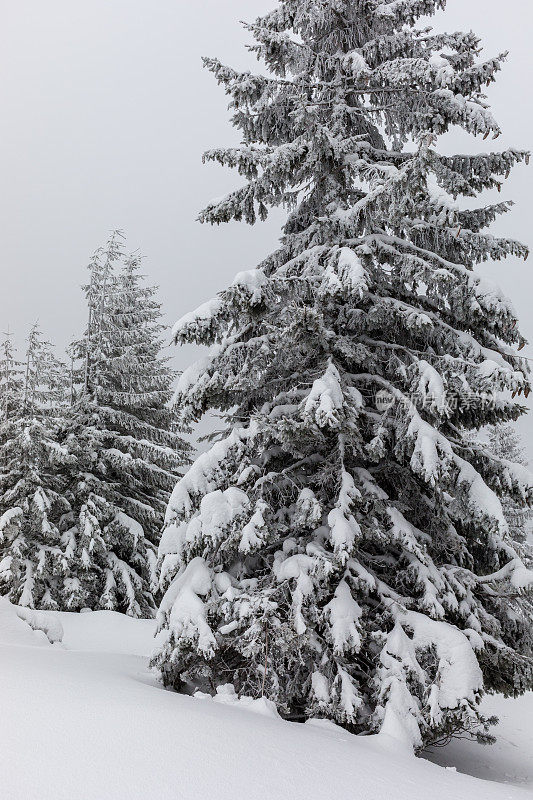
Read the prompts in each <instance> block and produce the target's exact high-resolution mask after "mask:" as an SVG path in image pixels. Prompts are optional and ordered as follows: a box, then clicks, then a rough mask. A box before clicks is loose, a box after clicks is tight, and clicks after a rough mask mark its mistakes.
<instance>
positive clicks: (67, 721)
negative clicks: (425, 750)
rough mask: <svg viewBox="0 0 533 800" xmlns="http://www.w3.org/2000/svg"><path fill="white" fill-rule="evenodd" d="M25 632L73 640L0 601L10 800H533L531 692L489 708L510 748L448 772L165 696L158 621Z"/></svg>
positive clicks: (443, 757) (461, 755) (361, 744)
mask: <svg viewBox="0 0 533 800" xmlns="http://www.w3.org/2000/svg"><path fill="white" fill-rule="evenodd" d="M29 622H30V623H32V624H33V625H34V626H35V625H39V626H41V627H44V628H46V629H47V632H48V637H49V638H51V639H52V640H54V639H57V638H59V637H60V636H61V633H62V631H61V627H62V628H63V636H62V640H63V641H62V643H59V642H56V643H55V644H53V645H52V644H50V643H49V641H48V638H47V636H46V635H45V633H43V632H42V631H40V630H37V631H33V630H31V628H30V627H29V625H28V624H27V622H25V621H23V620H22V619H20V618H19V617H18V616H17V613H16V609H15V608H14V607H13V606H11V605H9V604H8V603H7V602H6V601H5V600H2V601H0V692H1V708H2V718H3V725H2V741H1V751H2V754H3V767H2V779H1V790H0V796H1V797H2V798H6V799H7V798H9V800H74V798H75V800H103V798H106V800H171V799H172V800H176V799H177V798H180V800H204V798H205V800H207V798H210V800H241V798H246V800H266V798H268V800H281V799H282V798H284V799H285V798H291V800H328V799H329V798H331V799H332V800H333V798H336V800H344V798H346V800H348V798H349V799H350V800H353V798H355V797H357V798H358V800H391V798H394V799H395V800H407V798H409V800H422V798H424V800H425V799H426V798H427V797H431V798H432V800H445V799H446V800H452V799H453V800H462V799H463V798H465V800H466V798H468V800H519V798H524V800H527V797H530V796H531V793H533V766H532V764H531V752H532V750H533V739H532V731H531V726H530V725H529V726H528V724H527V723H528V722H529V720H530V719H531V716H532V714H533V696H532V695H529V696H527V697H525V698H523V699H521V700H519V701H502V700H499V699H495V700H491V702H490V703H489V707H490V709H491V710H492V709H493V708H494V709H495V710H496V711H497V712H498V713H499V714H500V715H501V717H502V724H501V726H500V728H501V729H500V737H501V739H500V742H499V743H498V744H497V745H496V746H495V747H493V748H489V749H487V748H480V747H479V746H477V745H473V744H472V745H470V744H467V743H465V742H457V743H454V744H453V745H452V746H451V747H449V748H446V749H444V750H439V751H438V753H437V754H436V756H435V760H438V761H439V763H440V764H443V765H446V766H448V767H449V768H448V769H444V768H443V767H441V766H435V765H434V764H430V763H428V762H427V761H424V760H421V759H415V758H414V757H413V756H410V755H407V754H405V753H403V752H401V750H399V749H398V747H397V745H396V744H395V742H394V741H393V740H387V739H386V738H382V737H366V738H361V737H359V738H356V737H354V736H351V735H349V734H347V733H346V732H345V731H343V730H341V729H339V728H336V727H335V726H333V725H332V724H329V723H319V722H317V723H311V724H307V725H305V726H304V725H296V724H290V723H287V722H283V721H281V720H280V719H279V718H276V716H275V713H274V712H272V711H271V709H270V708H269V707H268V704H267V703H263V702H261V701H255V702H252V703H251V704H250V705H249V706H248V707H247V706H246V705H245V704H242V703H241V704H239V705H236V704H235V703H234V702H232V699H231V696H229V695H226V696H223V697H221V698H220V701H221V702H214V701H212V700H211V699H203V700H200V699H193V698H189V697H184V696H180V695H178V694H175V693H173V692H168V691H166V690H164V689H163V688H161V686H160V685H158V683H157V682H156V681H155V679H154V677H153V676H152V675H151V674H150V672H149V670H148V660H147V656H148V654H149V652H150V649H151V647H152V633H153V623H152V622H150V621H144V620H132V619H130V618H127V617H124V616H121V615H119V614H115V613H112V612H95V613H87V614H79V615H77V614H59V615H54V614H40V615H39V618H38V619H37V620H32V617H31V615H29ZM59 623H61V624H59ZM256 712H260V713H256ZM528 728H529V730H528ZM528 737H529V738H528ZM450 767H451V768H450ZM454 767H457V769H460V770H464V771H469V772H470V773H471V774H473V775H476V776H477V777H470V776H469V775H462V774H460V773H459V772H456V771H455V770H454ZM481 777H484V778H488V779H490V781H492V782H490V783H489V782H487V781H481V780H479V778H481ZM503 784H506V785H503ZM511 784H515V786H513V785H511ZM520 785H522V788H519V786H520Z"/></svg>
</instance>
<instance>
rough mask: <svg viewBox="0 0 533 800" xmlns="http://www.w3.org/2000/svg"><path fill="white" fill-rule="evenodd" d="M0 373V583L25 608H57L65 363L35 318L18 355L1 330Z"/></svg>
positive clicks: (63, 508) (60, 575)
mask: <svg viewBox="0 0 533 800" xmlns="http://www.w3.org/2000/svg"><path fill="white" fill-rule="evenodd" d="M0 373H1V377H0V393H1V397H2V415H1V420H0V591H1V592H2V593H4V594H7V595H8V596H9V598H10V600H12V602H14V603H18V604H20V605H23V606H29V607H30V608H61V607H62V597H63V592H64V582H65V572H64V566H65V564H64V552H63V547H62V535H61V521H62V518H63V516H64V515H65V514H66V513H67V512H68V511H69V505H68V502H67V501H66V500H65V498H64V495H63V490H64V483H65V475H64V468H65V466H66V465H67V464H68V462H69V456H68V453H67V452H66V450H65V449H64V448H62V447H61V446H60V445H59V443H58V440H57V431H58V425H59V418H60V416H61V415H62V414H63V413H64V410H65V400H66V388H67V374H66V370H65V367H64V365H63V364H62V363H61V362H60V361H59V360H58V359H57V358H56V357H55V355H54V353H53V350H52V347H51V345H50V343H49V342H47V341H45V340H44V339H43V338H42V335H41V332H40V330H39V328H38V326H37V325H34V326H33V327H32V329H31V331H30V334H29V336H28V343H27V348H26V356H25V360H24V362H23V363H20V362H17V361H16V358H15V354H14V351H13V347H12V344H11V341H10V337H9V336H6V337H5V339H4V342H3V346H2V356H1V358H0Z"/></svg>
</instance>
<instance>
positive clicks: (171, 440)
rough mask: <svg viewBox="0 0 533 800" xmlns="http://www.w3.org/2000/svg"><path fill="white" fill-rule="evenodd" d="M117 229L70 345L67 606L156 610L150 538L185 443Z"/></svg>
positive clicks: (146, 307)
mask: <svg viewBox="0 0 533 800" xmlns="http://www.w3.org/2000/svg"><path fill="white" fill-rule="evenodd" d="M138 268H139V259H138V258H136V257H130V258H127V259H125V258H124V254H123V247H122V243H121V234H120V233H119V232H115V233H114V234H113V235H112V236H111V238H110V240H109V242H108V244H107V246H106V248H105V249H104V250H101V251H98V252H97V253H96V255H95V257H94V259H93V260H92V262H91V265H90V283H89V285H88V286H87V287H86V297H87V303H88V306H89V322H88V326H87V329H86V332H85V335H84V337H83V338H82V340H81V341H80V342H79V343H78V344H77V348H76V350H77V354H78V358H79V364H80V369H79V371H78V377H77V387H76V391H75V392H74V394H75V396H76V398H77V399H76V401H75V403H74V405H73V407H72V410H71V412H70V414H69V416H68V419H67V425H66V427H65V435H64V442H65V445H66V447H67V448H68V450H69V452H70V453H71V454H72V455H73V456H74V457H75V459H76V465H77V466H76V474H75V475H74V476H73V480H72V483H71V489H70V496H69V500H70V503H71V505H72V509H73V514H72V519H71V526H70V528H69V530H68V532H67V536H68V537H69V545H68V553H69V558H68V566H69V572H70V576H71V581H70V593H69V597H68V601H67V603H68V607H69V608H72V609H78V608H81V607H84V606H88V607H91V608H106V609H111V610H118V611H124V612H126V613H128V614H130V615H132V616H142V615H150V614H152V613H153V611H154V600H153V596H152V593H153V591H154V590H155V589H156V588H157V581H156V579H155V566H156V554H155V551H156V546H157V542H158V539H159V534H160V531H161V527H162V524H163V516H164V510H165V506H166V503H167V501H168V497H169V494H170V491H171V489H172V486H173V484H174V482H175V480H176V476H177V475H178V474H179V470H180V466H181V465H182V463H183V461H184V459H185V457H186V454H187V446H186V445H185V443H184V442H183V441H182V439H181V438H180V437H179V436H178V435H177V433H176V431H175V425H174V422H173V417H172V414H171V411H170V409H169V407H168V406H169V401H170V398H171V387H172V382H173V378H174V373H173V372H172V370H171V369H170V368H169V366H168V359H166V358H164V357H162V355H161V347H162V344H161V332H162V330H163V327H162V325H161V322H160V320H161V311H160V306H159V304H158V303H157V302H156V300H155V299H154V295H155V289H153V288H151V287H146V286H145V285H144V284H143V282H142V278H141V276H140V275H139V273H138Z"/></svg>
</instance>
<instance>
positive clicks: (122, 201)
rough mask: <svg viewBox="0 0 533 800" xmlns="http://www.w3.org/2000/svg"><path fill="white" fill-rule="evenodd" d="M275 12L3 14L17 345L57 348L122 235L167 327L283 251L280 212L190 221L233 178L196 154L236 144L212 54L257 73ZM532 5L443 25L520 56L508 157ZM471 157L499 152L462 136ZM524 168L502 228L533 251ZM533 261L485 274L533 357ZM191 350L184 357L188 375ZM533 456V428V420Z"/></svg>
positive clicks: (113, 1)
mask: <svg viewBox="0 0 533 800" xmlns="http://www.w3.org/2000/svg"><path fill="white" fill-rule="evenodd" d="M273 5H274V2H273V0H90V2H89V0H44V1H43V0H0V9H1V12H2V14H1V18H2V26H1V28H0V109H1V118H2V127H1V131H0V258H1V262H0V264H1V266H0V269H1V276H2V291H1V293H0V321H1V323H2V326H3V327H2V330H5V329H6V327H7V326H8V325H9V326H10V327H11V329H12V330H15V331H16V334H17V340H18V341H21V340H22V339H23V337H24V335H25V332H26V329H27V328H28V327H29V326H30V325H31V324H32V323H33V322H34V321H35V320H36V319H38V320H39V321H40V323H41V326H42V327H43V328H44V329H45V331H46V332H47V334H48V335H49V336H50V337H51V338H52V339H53V340H54V341H55V342H56V343H57V344H58V345H59V346H61V347H63V346H64V345H65V344H66V343H67V342H68V341H69V340H70V339H71V338H72V337H73V336H74V335H76V334H78V333H79V332H80V331H81V329H82V328H83V325H84V323H85V317H86V311H85V308H84V306H83V299H82V295H81V292H80V284H81V283H82V282H83V281H84V279H85V274H86V270H85V266H86V264H87V262H88V260H89V257H90V254H91V253H92V251H93V250H94V249H95V248H96V247H97V246H98V245H100V244H102V243H103V242H104V241H105V239H106V236H107V234H108V232H109V230H110V229H111V228H115V227H117V228H122V229H123V230H124V231H125V232H126V234H127V238H128V245H129V246H130V247H131V249H137V248H140V249H141V250H142V252H143V253H144V254H145V255H146V261H145V271H146V272H147V273H149V275H150V278H151V279H153V281H154V282H156V283H158V284H159V286H160V287H161V299H162V301H163V304H164V310H165V314H166V316H167V319H168V321H169V322H173V321H174V320H175V319H177V318H178V317H179V316H181V314H183V313H184V312H185V311H188V310H190V309H192V308H194V307H195V306H197V305H198V304H199V303H200V302H202V301H203V300H205V299H208V297H210V296H211V295H213V294H215V293H216V292H217V291H218V290H219V289H221V288H222V287H224V286H225V285H226V284H227V283H228V281H230V280H231V279H232V277H233V275H234V274H235V273H236V272H238V271H240V270H242V269H250V268H252V267H254V266H255V265H256V264H257V262H258V261H259V260H260V259H261V258H262V257H263V256H264V255H266V254H267V253H268V252H269V251H270V250H271V249H273V248H274V247H275V244H276V240H277V236H278V232H279V226H280V221H281V216H280V215H277V214H276V215H275V216H273V217H272V218H271V220H269V221H268V222H267V223H264V224H258V225H256V226H255V227H254V228H250V227H248V226H246V225H245V224H243V223H240V224H239V223H231V224H229V225H226V226H222V227H219V228H214V229H211V228H208V227H206V226H201V225H200V224H199V223H197V222H196V221H195V219H196V215H197V213H198V210H199V209H200V208H201V207H202V206H203V205H204V204H206V203H207V202H208V201H209V200H210V199H211V198H212V197H217V196H219V195H221V194H224V193H225V192H226V191H228V190H229V189H230V188H232V186H233V185H234V181H235V178H234V176H232V175H231V174H229V173H227V172H225V171H224V170H222V169H221V168H219V167H215V166H203V165H202V161H201V154H202V151H203V150H205V149H207V148H209V147H212V146H216V145H224V144H231V143H233V142H235V141H236V133H235V132H234V131H233V130H232V129H231V127H230V126H229V124H228V122H227V119H228V112H227V110H226V106H227V98H226V97H225V95H224V93H223V91H222V89H220V88H219V87H217V85H216V83H215V81H214V80H213V78H212V76H211V75H210V74H209V73H206V72H205V71H203V70H202V67H201V61H200V59H201V56H202V55H214V56H217V57H219V58H221V59H222V60H223V61H226V62H227V63H230V64H232V65H234V66H239V67H248V66H251V67H254V68H256V63H255V60H252V58H251V56H250V54H248V53H247V52H246V50H245V48H244V44H245V43H246V41H247V35H246V33H245V32H244V31H243V30H242V29H241V27H240V26H239V24H238V21H239V20H241V19H247V20H250V19H253V18H254V17H255V16H257V15H258V14H260V13H262V12H264V11H266V10H268V9H270V8H271V7H273ZM532 23H533V7H532V4H531V2H530V0H508V2H507V3H505V5H503V4H502V3H501V0H449V3H448V10H447V11H446V12H445V13H444V14H439V16H438V18H437V19H436V20H435V23H434V24H436V25H438V27H441V28H442V27H446V28H447V29H449V30H452V29H453V30H456V29H459V28H460V29H473V30H475V31H476V32H477V33H478V34H480V35H481V36H482V37H483V39H484V43H485V55H487V56H489V55H493V54H495V53H498V52H500V51H502V50H510V58H509V61H508V63H507V64H506V66H505V68H504V71H503V72H502V73H501V74H500V78H499V81H498V83H497V84H496V85H493V86H492V87H491V91H490V97H491V100H492V103H493V106H494V110H495V113H496V116H497V118H498V119H499V121H500V124H501V125H502V127H503V129H504V136H502V137H501V138H500V139H499V140H498V142H497V143H496V147H497V148H502V149H503V148H504V147H506V146H509V145H512V146H516V147H531V146H532V144H533V141H532V139H533V136H532V133H531V131H532V130H533V124H532V123H533V113H532V107H531V100H530V97H531V95H530V88H529V85H530V79H531V74H532V61H533V53H532V48H531V36H530V30H531V24H532ZM452 144H453V145H454V146H455V147H456V148H460V150H462V151H463V150H466V149H468V150H470V151H474V150H475V149H477V148H479V149H486V147H487V144H488V143H485V142H483V143H481V141H480V140H477V141H476V140H472V141H470V140H469V139H468V138H467V137H463V136H460V137H455V139H454V141H453V142H452V143H450V142H449V141H447V142H446V143H445V146H446V149H449V148H450V146H451V145H452ZM531 169H533V164H532V167H531V168H530V170H529V171H528V170H527V169H526V168H523V167H522V168H518V169H516V170H515V173H514V174H513V176H512V177H511V179H510V180H509V181H508V182H507V184H506V186H505V187H504V190H503V193H502V197H506V198H507V197H509V198H512V199H514V200H516V201H517V206H516V207H515V209H514V210H513V212H512V214H511V215H507V216H506V217H505V219H504V220H503V221H501V222H499V223H498V227H497V229H496V231H497V232H504V233H505V234H506V235H510V236H514V237H516V238H520V239H522V240H523V241H526V242H528V243H531V241H532V237H531V235H530V228H531V225H532V218H531V212H530V207H531V202H530V197H529V196H530V192H531V180H532V173H531ZM532 267H533V257H532V258H531V259H530V260H529V261H528V262H527V263H526V264H525V265H524V264H523V263H522V262H517V261H513V260H509V261H507V262H503V263H502V264H500V265H482V266H481V267H480V271H481V272H482V273H483V274H485V275H487V276H488V277H490V278H491V279H493V280H496V281H497V282H498V283H499V284H500V285H501V286H502V287H503V288H504V290H505V291H506V292H507V294H509V295H510V296H511V298H512V300H513V302H514V304H515V306H516V308H517V311H518V314H519V317H520V320H521V326H522V330H523V331H524V333H525V335H526V336H527V337H528V338H529V339H530V340H531V342H532V344H531V345H530V346H529V348H528V352H529V353H530V354H531V356H533V313H532V309H531V305H532V301H533V278H532V277H531V269H532ZM191 356H192V353H191V351H190V350H189V349H185V350H184V351H183V352H181V353H178V354H177V363H178V366H180V367H183V366H186V364H187V362H188V360H189V359H190V358H191ZM522 428H523V430H524V433H525V436H526V439H527V441H528V446H529V452H530V456H531V457H533V419H532V418H531V417H530V418H529V419H527V420H526V421H525V423H523V425H522Z"/></svg>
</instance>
